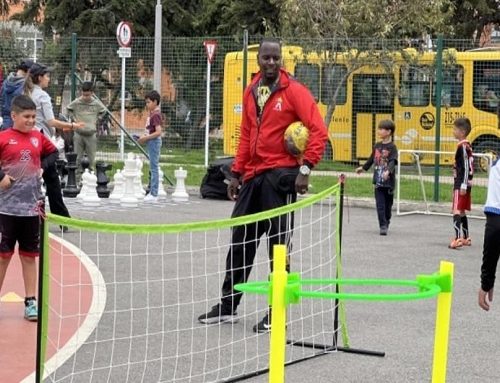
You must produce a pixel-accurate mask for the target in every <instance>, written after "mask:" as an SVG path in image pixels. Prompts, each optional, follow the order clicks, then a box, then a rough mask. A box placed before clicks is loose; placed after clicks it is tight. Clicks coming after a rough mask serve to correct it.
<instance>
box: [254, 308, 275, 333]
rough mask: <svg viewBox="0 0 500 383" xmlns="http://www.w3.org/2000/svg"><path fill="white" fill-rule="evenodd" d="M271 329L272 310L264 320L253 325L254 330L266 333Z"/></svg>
mask: <svg viewBox="0 0 500 383" xmlns="http://www.w3.org/2000/svg"><path fill="white" fill-rule="evenodd" d="M269 331H271V311H269V312H268V313H267V314H266V315H265V316H264V318H262V320H261V321H260V322H259V323H257V324H256V325H254V326H253V332H257V333H265V332H269Z"/></svg>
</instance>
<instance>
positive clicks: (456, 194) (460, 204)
mask: <svg viewBox="0 0 500 383" xmlns="http://www.w3.org/2000/svg"><path fill="white" fill-rule="evenodd" d="M451 208H452V210H468V211H470V208H471V198H470V191H467V192H466V193H465V195H460V189H454V190H453V203H452V207H451Z"/></svg>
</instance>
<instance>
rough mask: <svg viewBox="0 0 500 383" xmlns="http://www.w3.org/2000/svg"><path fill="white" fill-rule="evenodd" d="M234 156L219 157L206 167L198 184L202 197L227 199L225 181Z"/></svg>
mask: <svg viewBox="0 0 500 383" xmlns="http://www.w3.org/2000/svg"><path fill="white" fill-rule="evenodd" d="M233 160H234V157H227V158H221V159H219V160H216V161H214V162H213V163H212V164H211V165H210V166H209V167H208V169H207V173H206V174H205V176H204V177H203V179H202V181H201V186H200V194H201V197H202V198H210V199H222V200H228V199H229V198H228V196H227V183H226V182H225V181H226V180H228V179H229V178H230V177H231V166H232V164H233Z"/></svg>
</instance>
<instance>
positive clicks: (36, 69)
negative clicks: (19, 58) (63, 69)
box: [30, 63, 52, 76]
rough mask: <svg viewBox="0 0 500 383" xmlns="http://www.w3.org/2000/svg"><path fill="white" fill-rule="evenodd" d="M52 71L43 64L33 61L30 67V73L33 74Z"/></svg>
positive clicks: (39, 74) (38, 74)
mask: <svg viewBox="0 0 500 383" xmlns="http://www.w3.org/2000/svg"><path fill="white" fill-rule="evenodd" d="M51 71H52V68H49V67H47V66H45V65H42V64H38V63H33V65H31V68H30V74H31V75H33V76H43V75H44V74H45V73H49V72H51Z"/></svg>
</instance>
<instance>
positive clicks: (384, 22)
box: [274, 0, 452, 126]
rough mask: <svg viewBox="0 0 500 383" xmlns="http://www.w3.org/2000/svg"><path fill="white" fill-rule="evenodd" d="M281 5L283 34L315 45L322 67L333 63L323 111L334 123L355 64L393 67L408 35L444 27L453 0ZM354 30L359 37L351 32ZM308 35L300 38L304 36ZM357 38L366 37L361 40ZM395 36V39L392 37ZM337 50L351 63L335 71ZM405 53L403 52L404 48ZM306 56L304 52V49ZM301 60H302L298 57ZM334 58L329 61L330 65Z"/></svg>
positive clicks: (285, 0)
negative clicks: (328, 101)
mask: <svg viewBox="0 0 500 383" xmlns="http://www.w3.org/2000/svg"><path fill="white" fill-rule="evenodd" d="M274 3H275V4H276V5H277V6H278V7H279V8H280V9H281V18H282V24H281V26H282V29H281V35H282V36H283V37H284V38H285V40H287V41H293V42H297V41H299V44H298V45H301V46H304V47H306V48H307V49H306V50H305V51H304V52H305V53H307V51H311V50H313V51H317V52H318V54H320V55H321V56H320V57H321V61H322V62H323V64H324V67H326V68H331V70H332V73H331V75H330V76H329V78H330V79H331V80H332V81H330V82H329V83H328V84H327V85H328V86H330V87H332V88H331V89H330V90H329V92H328V93H329V94H331V95H332V97H331V98H330V103H329V105H328V108H327V112H326V115H325V124H326V125H327V126H329V125H330V122H331V120H332V117H333V114H334V112H335V107H336V102H337V101H336V100H337V96H338V93H339V90H340V88H341V87H342V86H343V84H344V83H345V81H347V78H348V77H349V76H350V75H351V74H352V73H353V72H355V71H356V70H358V69H360V68H362V67H363V66H366V65H380V66H382V67H383V68H386V70H387V73H392V68H393V65H394V62H395V60H396V55H395V54H394V53H395V51H401V48H403V47H407V44H406V41H407V39H408V38H414V37H420V36H422V34H423V33H429V32H442V31H444V30H446V28H447V27H446V24H445V18H446V16H447V15H449V12H451V9H452V8H451V6H450V0H437V1H428V0H412V1H406V0H303V1H301V2H300V4H298V3H297V1H295V0H274ZM353 36H355V37H356V38H353ZM301 38H303V39H306V40H305V42H304V41H302V42H300V39H301ZM359 38H363V39H362V40H360V39H359ZM389 38H393V39H396V40H388V39H389ZM339 54H342V56H343V62H344V63H346V64H347V70H346V71H345V72H344V73H341V74H339V73H333V71H335V66H334V65H331V64H334V63H335V62H336V60H337V57H338V55H339ZM401 54H403V57H406V56H404V52H401ZM304 57H305V55H304ZM297 60H301V58H300V57H298V58H297ZM328 64H330V65H328Z"/></svg>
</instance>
